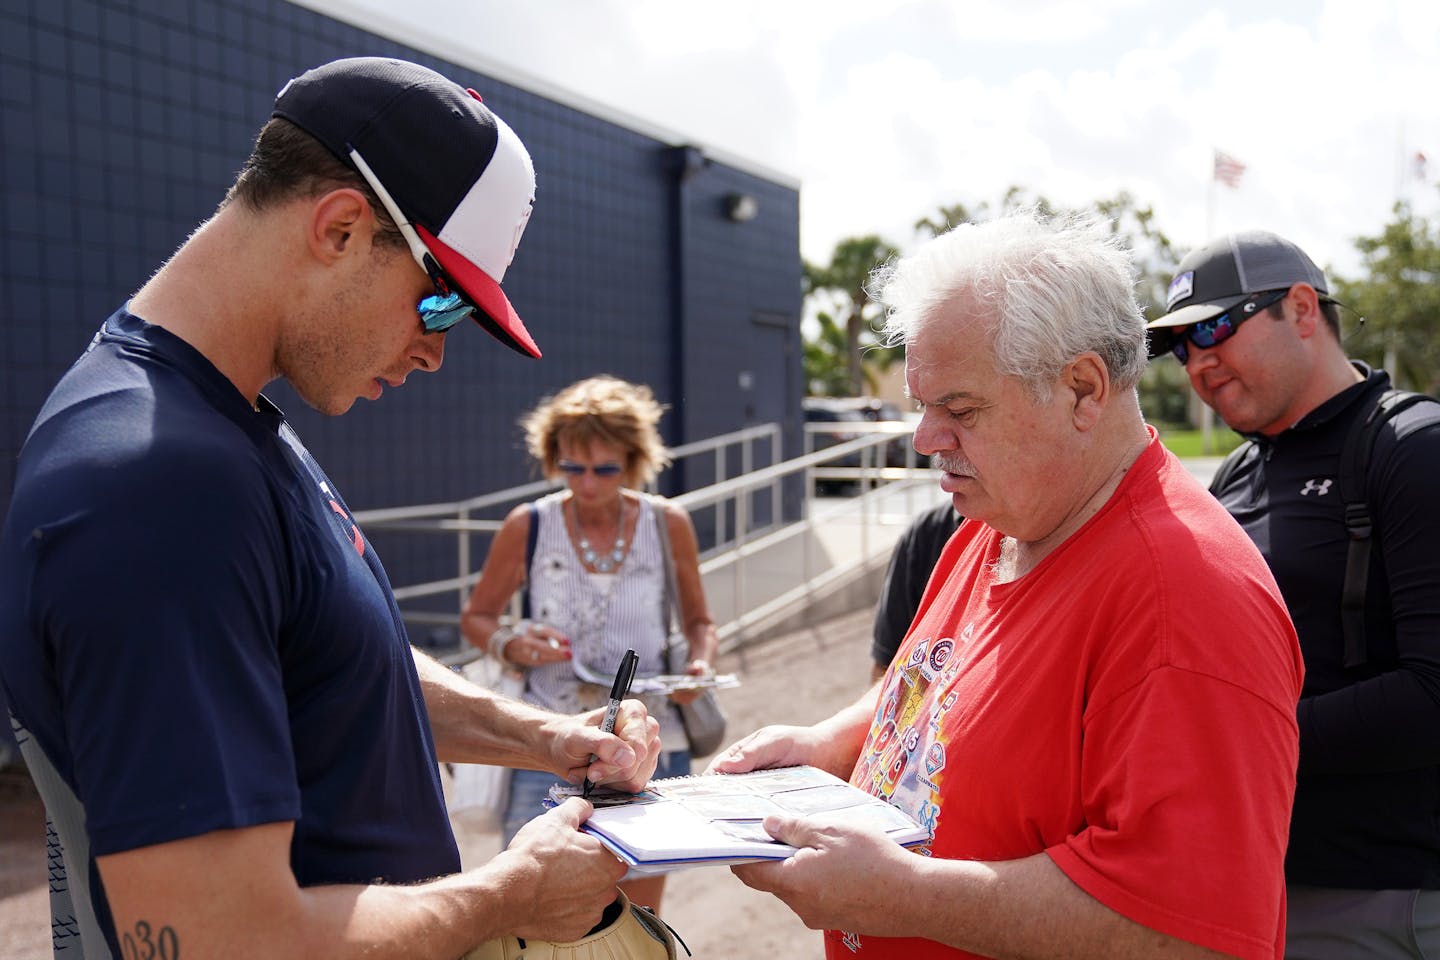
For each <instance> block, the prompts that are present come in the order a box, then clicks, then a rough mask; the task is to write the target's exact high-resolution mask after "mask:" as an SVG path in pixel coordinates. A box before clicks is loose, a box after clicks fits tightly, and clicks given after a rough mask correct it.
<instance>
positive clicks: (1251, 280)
mask: <svg viewBox="0 0 1440 960" xmlns="http://www.w3.org/2000/svg"><path fill="white" fill-rule="evenodd" d="M1297 283H1308V284H1309V285H1310V286H1312V287H1314V288H1315V291H1316V292H1317V293H1319V294H1320V296H1321V297H1323V298H1325V299H1327V300H1328V299H1331V298H1330V286H1329V284H1328V283H1327V282H1326V280H1325V273H1324V271H1322V270H1321V269H1320V268H1319V267H1317V266H1315V263H1314V261H1312V260H1311V259H1310V258H1309V257H1308V256H1306V255H1305V251H1303V250H1301V249H1300V248H1299V247H1297V246H1295V244H1293V243H1291V242H1290V241H1289V240H1286V239H1284V238H1283V237H1278V236H1276V235H1275V234H1273V233H1267V232H1265V231H1263V230H1252V231H1248V232H1245V233H1232V234H1230V235H1229V236H1225V237H1221V238H1219V239H1218V240H1212V241H1211V242H1210V243H1208V244H1206V245H1205V246H1203V247H1200V248H1199V249H1198V250H1192V251H1191V252H1190V253H1189V254H1187V255H1186V256H1185V259H1183V260H1181V261H1180V266H1179V267H1177V268H1176V270H1175V278H1174V279H1173V280H1171V281H1170V289H1169V293H1168V295H1167V297H1166V309H1167V310H1168V311H1169V312H1167V313H1166V314H1165V315H1164V316H1163V317H1160V318H1159V319H1158V320H1154V321H1152V322H1151V323H1149V324H1148V325H1147V329H1150V330H1156V329H1161V328H1165V327H1188V326H1189V325H1190V324H1192V323H1199V322H1200V321H1202V320H1209V319H1210V318H1211V317H1214V316H1218V315H1219V314H1222V313H1224V312H1225V311H1226V310H1229V309H1230V308H1231V307H1233V306H1235V305H1236V304H1238V303H1240V302H1242V301H1243V300H1245V299H1247V298H1248V297H1250V296H1251V295H1253V294H1256V293H1263V292H1265V291H1267V290H1283V289H1285V288H1286V287H1290V286H1293V285H1294V284H1297Z"/></svg>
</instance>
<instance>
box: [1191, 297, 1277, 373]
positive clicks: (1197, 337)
mask: <svg viewBox="0 0 1440 960" xmlns="http://www.w3.org/2000/svg"><path fill="white" fill-rule="evenodd" d="M1289 293H1290V288H1289V287H1286V288H1285V289H1284V290H1267V291H1265V292H1263V293H1256V294H1252V295H1251V296H1250V298H1249V299H1247V300H1245V301H1243V302H1241V303H1237V304H1236V305H1235V306H1233V307H1231V308H1230V309H1229V310H1226V311H1225V312H1224V313H1222V314H1219V315H1218V316H1214V317H1211V318H1210V319H1209V320H1201V321H1200V322H1199V323H1192V324H1190V326H1188V327H1182V328H1181V329H1179V330H1176V331H1174V333H1173V336H1174V338H1175V341H1174V343H1172V344H1171V346H1170V352H1171V353H1173V354H1175V359H1176V360H1179V361H1180V364H1181V366H1184V365H1185V364H1186V363H1189V362H1190V347H1189V344H1190V343H1193V344H1194V345H1195V346H1197V347H1202V348H1204V349H1206V350H1208V349H1210V348H1211V347H1213V346H1216V345H1217V344H1221V343H1224V342H1225V341H1226V340H1229V339H1230V338H1231V337H1233V336H1234V335H1235V331H1236V330H1239V329H1240V324H1242V323H1244V322H1245V321H1246V320H1249V319H1250V318H1251V317H1254V316H1257V315H1258V314H1259V313H1260V311H1262V310H1265V309H1267V308H1269V307H1272V306H1274V305H1275V304H1277V303H1279V302H1280V301H1281V300H1284V299H1285V297H1286V295H1288V294H1289ZM1187 341H1188V343H1187Z"/></svg>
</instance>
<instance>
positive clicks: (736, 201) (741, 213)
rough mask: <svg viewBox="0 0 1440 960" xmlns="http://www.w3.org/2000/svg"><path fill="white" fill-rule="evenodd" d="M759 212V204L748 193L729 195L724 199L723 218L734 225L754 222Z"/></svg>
mask: <svg viewBox="0 0 1440 960" xmlns="http://www.w3.org/2000/svg"><path fill="white" fill-rule="evenodd" d="M759 212H760V204H759V202H757V201H756V199H755V198H754V197H752V196H750V194H748V193H731V194H728V195H726V197H725V216H727V217H729V218H730V219H731V220H734V221H735V222H736V223H745V222H747V221H749V220H754V219H755V216H756V215H757V214H758V213H759Z"/></svg>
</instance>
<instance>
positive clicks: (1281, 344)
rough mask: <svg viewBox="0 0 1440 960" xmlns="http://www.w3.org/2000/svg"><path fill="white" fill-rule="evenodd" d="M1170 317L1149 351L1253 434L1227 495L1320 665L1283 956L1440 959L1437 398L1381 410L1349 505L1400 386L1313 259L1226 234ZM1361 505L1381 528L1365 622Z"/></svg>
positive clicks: (1292, 851) (1226, 469)
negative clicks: (1168, 359) (1352, 571)
mask: <svg viewBox="0 0 1440 960" xmlns="http://www.w3.org/2000/svg"><path fill="white" fill-rule="evenodd" d="M1169 308H1170V312H1169V313H1167V314H1166V315H1165V316H1163V317H1161V318H1160V319H1158V320H1156V321H1154V322H1153V323H1151V324H1150V336H1151V353H1152V355H1158V354H1159V353H1162V352H1164V351H1165V350H1169V351H1171V352H1172V353H1173V354H1174V355H1175V357H1176V358H1177V359H1178V360H1179V361H1180V362H1181V363H1182V364H1184V366H1185V372H1186V373H1187V374H1188V375H1189V377H1190V382H1191V384H1192V385H1193V386H1194V388H1195V392H1196V393H1197V394H1199V396H1200V398H1201V399H1202V400H1204V401H1205V403H1207V404H1209V405H1210V406H1211V407H1213V408H1214V409H1215V412H1216V413H1218V414H1219V415H1220V417H1221V418H1222V419H1223V420H1224V421H1225V422H1226V423H1227V424H1229V425H1230V426H1231V427H1232V428H1233V429H1235V430H1236V431H1238V432H1240V433H1242V434H1244V435H1246V436H1247V437H1249V438H1250V439H1251V440H1252V441H1253V442H1252V443H1249V444H1246V445H1244V446H1242V447H1241V448H1240V449H1239V450H1238V451H1236V453H1235V454H1234V455H1232V458H1231V460H1229V461H1227V463H1226V464H1225V465H1223V466H1222V467H1221V469H1220V472H1219V473H1217V474H1216V480H1215V483H1214V484H1213V485H1212V487H1211V491H1212V493H1214V494H1215V495H1216V496H1217V497H1219V498H1220V500H1221V502H1222V503H1223V504H1224V505H1225V507H1226V509H1228V510H1229V511H1230V513H1231V515H1232V516H1234V517H1235V519H1236V520H1238V521H1239V522H1240V524H1241V525H1242V526H1243V527H1244V528H1245V530H1246V532H1247V533H1248V534H1249V535H1250V537H1251V539H1252V540H1254V542H1255V544H1256V545H1257V546H1258V547H1259V548H1260V551H1261V553H1262V554H1264V556H1265V559H1266V560H1267V561H1268V562H1269V564H1270V567H1271V569H1272V570H1273V571H1274V573H1275V578H1276V580H1277V581H1278V582H1279V584H1280V589H1281V592H1282V593H1283V594H1284V597H1285V602H1286V605H1287V606H1288V608H1289V610H1290V614H1291V617H1292V618H1293V619H1294V621H1295V628H1296V631H1297V633H1298V634H1299V637H1300V645H1301V649H1302V650H1303V652H1304V657H1305V667H1306V674H1305V686H1304V693H1303V697H1302V699H1301V700H1300V704H1299V710H1298V715H1297V718H1298V720H1299V724H1300V767H1299V778H1298V781H1297V785H1296V793H1295V806H1294V812H1293V816H1292V819H1291V825H1290V844H1289V849H1288V852H1287V855H1286V862H1285V873H1286V880H1287V889H1288V897H1289V919H1288V924H1287V948H1286V956H1287V957H1297V958H1340V957H1357V956H1366V957H1424V956H1429V957H1434V956H1440V549H1437V544H1440V510H1437V509H1436V504H1437V502H1440V415H1437V409H1440V405H1437V404H1435V403H1432V402H1428V401H1424V402H1419V403H1416V404H1415V405H1413V406H1410V407H1407V408H1405V409H1402V410H1400V412H1398V413H1396V414H1394V415H1393V416H1391V417H1389V418H1388V419H1384V420H1377V421H1376V422H1377V423H1379V427H1378V429H1376V430H1375V431H1374V434H1373V435H1374V447H1373V450H1372V451H1371V453H1370V458H1369V466H1368V468H1367V469H1365V470H1363V471H1360V472H1359V475H1357V476H1356V481H1357V482H1356V484H1355V486H1356V488H1357V492H1356V495H1355V496H1354V497H1353V498H1352V497H1348V496H1346V494H1345V491H1346V489H1347V487H1348V483H1347V481H1346V480H1344V479H1342V475H1343V474H1348V473H1349V472H1350V471H1347V470H1343V469H1342V465H1343V464H1346V463H1354V462H1356V461H1354V460H1353V459H1351V458H1350V456H1349V455H1348V454H1346V453H1345V451H1346V443H1347V440H1348V439H1349V438H1351V437H1352V436H1355V437H1357V438H1358V437H1360V436H1363V431H1361V430H1360V429H1359V427H1358V426H1357V424H1358V422H1359V421H1361V420H1362V419H1363V418H1366V417H1370V416H1372V415H1375V414H1376V411H1377V405H1378V404H1379V403H1380V401H1381V398H1382V396H1383V395H1384V394H1385V393H1386V391H1387V390H1388V389H1389V386H1390V378H1389V376H1388V375H1387V374H1386V373H1385V372H1384V371H1382V370H1372V369H1371V368H1369V367H1367V366H1366V365H1365V364H1363V363H1360V362H1359V361H1352V360H1349V359H1348V358H1347V357H1346V356H1345V351H1344V348H1343V346H1342V345H1341V342H1340V325H1339V313H1338V309H1337V304H1336V302H1335V301H1334V300H1333V299H1332V298H1331V297H1330V293H1329V287H1328V285H1327V283H1326V281H1325V275H1324V274H1323V273H1322V272H1321V271H1320V269H1319V268H1318V267H1316V266H1315V264H1314V263H1313V262H1312V261H1311V259H1310V258H1309V257H1308V256H1306V255H1305V253H1304V252H1303V251H1301V250H1300V248H1299V247H1297V246H1295V245H1294V244H1293V243H1290V242H1289V241H1286V240H1284V239H1282V238H1280V237H1277V236H1275V235H1274V234H1270V233H1262V232H1251V233H1240V234H1236V235H1233V236H1227V237H1223V238H1221V239H1219V240H1217V241H1215V242H1213V243H1210V244H1208V245H1207V246H1205V247H1203V248H1201V249H1199V250H1196V251H1194V252H1193V253H1191V254H1190V255H1189V256H1187V257H1186V258H1185V259H1184V260H1183V261H1181V263H1180V266H1179V268H1178V271H1177V273H1176V275H1175V278H1174V280H1173V281H1172V282H1171V284H1170V296H1169ZM1357 442H1358V441H1357ZM1351 499H1353V500H1355V501H1356V502H1357V503H1358V504H1359V505H1361V506H1363V507H1368V511H1369V517H1370V524H1369V527H1370V530H1371V537H1370V560H1369V562H1368V563H1366V562H1364V560H1363V555H1362V560H1361V561H1359V562H1358V564H1357V566H1358V569H1359V571H1360V574H1359V575H1358V576H1356V577H1354V578H1352V579H1351V580H1350V581H1349V582H1350V584H1352V586H1350V587H1349V590H1348V592H1349V593H1350V594H1351V595H1352V596H1354V595H1355V593H1356V591H1357V589H1358V591H1359V593H1360V595H1361V596H1362V597H1363V602H1360V601H1357V602H1356V606H1355V611H1356V612H1355V615H1354V616H1355V621H1354V622H1355V623H1358V624H1359V627H1358V628H1355V627H1350V628H1347V626H1346V623H1345V621H1346V613H1345V612H1344V610H1345V603H1346V601H1345V600H1344V597H1345V596H1346V594H1347V588H1346V584H1347V578H1346V567H1347V564H1349V563H1355V562H1356V561H1352V560H1351V559H1350V556H1351V549H1352V548H1351V541H1352V536H1351V534H1350V533H1348V532H1347V525H1346V501H1347V500H1351ZM1351 509H1352V510H1353V509H1354V507H1353V506H1352V508H1351ZM1360 539H1361V540H1363V537H1361V538H1360ZM1356 585H1358V587H1357V586H1356ZM1223 600H1224V598H1223V597H1215V598H1209V599H1207V600H1205V601H1204V602H1201V603H1199V604H1197V607H1196V609H1197V610H1202V609H1205V607H1206V606H1207V605H1208V604H1209V603H1212V602H1223ZM1357 637H1358V638H1362V639H1357ZM1347 645H1348V646H1347Z"/></svg>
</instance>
